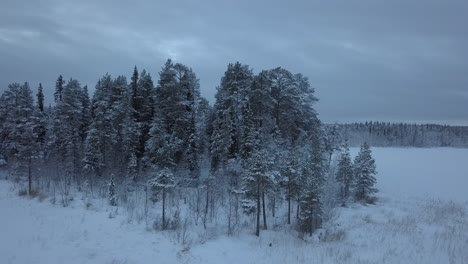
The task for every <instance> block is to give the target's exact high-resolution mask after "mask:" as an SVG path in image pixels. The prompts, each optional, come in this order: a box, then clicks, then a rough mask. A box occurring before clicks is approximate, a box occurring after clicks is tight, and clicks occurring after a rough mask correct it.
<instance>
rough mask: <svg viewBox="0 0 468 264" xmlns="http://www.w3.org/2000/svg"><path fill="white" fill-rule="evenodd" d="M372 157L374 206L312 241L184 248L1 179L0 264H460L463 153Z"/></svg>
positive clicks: (235, 240)
mask: <svg viewBox="0 0 468 264" xmlns="http://www.w3.org/2000/svg"><path fill="white" fill-rule="evenodd" d="M353 151H355V150H353ZM373 153H374V157H375V159H376V161H377V168H378V172H379V175H378V188H379V189H380V190H381V193H380V194H379V198H380V199H379V202H378V203H377V204H376V205H371V206H362V205H353V206H352V207H351V208H340V209H339V210H337V212H336V214H335V216H334V217H333V220H332V221H331V222H330V223H328V224H327V225H326V227H325V231H323V233H322V241H321V242H318V240H317V239H309V241H308V242H304V241H303V240H301V239H299V238H296V237H294V236H293V235H291V233H290V232H289V231H287V230H283V231H267V232H263V233H262V235H261V237H260V238H257V237H255V236H253V235H251V234H244V233H243V234H240V235H237V236H232V237H227V236H217V237H216V238H214V239H211V240H208V241H206V242H203V243H201V242H194V243H192V244H191V246H186V245H181V243H179V242H178V241H180V237H179V238H178V237H177V234H175V233H174V232H154V231H148V230H146V229H145V227H144V226H143V225H138V224H136V223H128V221H127V218H126V217H125V216H124V215H123V214H119V213H117V214H115V212H112V211H110V209H109V208H108V207H106V206H102V208H100V209H99V210H86V209H85V208H84V206H82V205H80V203H72V206H70V207H66V208H64V207H60V206H59V205H51V204H50V203H49V202H48V199H45V200H44V201H42V202H40V201H38V199H27V198H23V197H19V196H18V195H17V190H14V185H13V184H12V183H10V182H7V181H4V180H0V263H2V264H3V263H39V264H40V263H48V264H49V263H52V264H53V263H114V264H117V263H257V264H260V263H434V264H435V263H437V264H439V263H467V260H468V204H467V202H468V189H467V186H468V150H466V149H439V148H438V149H393V148H385V149H384V148H376V149H373ZM451 200H453V201H451ZM110 215H116V216H115V217H110ZM179 235H180V234H179ZM323 240H326V242H324V241H323ZM270 243H271V246H270Z"/></svg>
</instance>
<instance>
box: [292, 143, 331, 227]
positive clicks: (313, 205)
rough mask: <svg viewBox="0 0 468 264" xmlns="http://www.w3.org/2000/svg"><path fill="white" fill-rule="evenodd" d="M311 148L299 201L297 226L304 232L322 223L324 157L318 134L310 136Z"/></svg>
mask: <svg viewBox="0 0 468 264" xmlns="http://www.w3.org/2000/svg"><path fill="white" fill-rule="evenodd" d="M312 143H313V149H312V152H311V157H310V158H311V159H310V163H309V164H308V166H307V167H306V170H305V171H304V172H305V173H306V174H305V175H304V178H303V183H302V186H303V189H302V190H301V200H300V203H299V208H300V212H299V228H300V230H301V231H302V232H304V233H309V234H310V235H312V232H313V231H314V230H315V229H317V228H319V227H320V225H321V223H322V217H323V210H322V198H321V196H322V191H323V184H324V182H325V171H326V165H325V164H326V158H325V151H324V149H323V143H322V140H321V139H320V137H319V136H318V135H316V136H314V137H313V138H312Z"/></svg>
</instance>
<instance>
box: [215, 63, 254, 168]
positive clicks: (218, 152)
mask: <svg viewBox="0 0 468 264" xmlns="http://www.w3.org/2000/svg"><path fill="white" fill-rule="evenodd" d="M252 81H253V73H252V70H251V69H250V68H249V66H248V65H243V64H241V63H239V62H236V63H235V64H229V65H228V67H227V70H226V72H225V73H224V76H223V77H222V79H221V85H220V86H219V87H218V88H217V93H216V95H215V98H216V101H215V104H214V114H215V119H214V121H213V132H212V136H211V148H210V151H211V156H212V168H215V169H218V168H220V167H222V166H223V165H224V164H225V163H226V162H227V161H228V160H229V159H237V158H238V157H239V156H240V149H241V146H240V145H241V135H242V131H241V124H242V119H243V117H242V109H243V108H244V106H245V104H246V102H247V94H248V91H249V90H250V88H251V85H252Z"/></svg>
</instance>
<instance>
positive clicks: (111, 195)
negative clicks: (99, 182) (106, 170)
mask: <svg viewBox="0 0 468 264" xmlns="http://www.w3.org/2000/svg"><path fill="white" fill-rule="evenodd" d="M107 200H108V201H109V204H110V205H111V206H117V196H116V194H115V176H114V174H113V173H112V174H111V176H110V181H109V184H108V185H107Z"/></svg>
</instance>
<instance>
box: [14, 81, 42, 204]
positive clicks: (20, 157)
mask: <svg viewBox="0 0 468 264" xmlns="http://www.w3.org/2000/svg"><path fill="white" fill-rule="evenodd" d="M16 100H17V112H16V114H17V115H16V118H17V122H16V124H15V128H14V129H15V130H14V133H15V141H16V144H15V145H16V153H15V157H16V160H17V166H16V168H15V172H16V173H17V174H18V176H23V175H27V176H28V194H29V195H31V193H32V167H33V162H34V160H35V159H37V158H38V155H39V147H38V143H37V141H36V138H37V136H36V135H35V133H34V127H35V123H34V117H33V114H34V105H33V97H32V91H31V89H30V88H29V84H28V83H25V84H24V85H22V86H21V87H20V88H19V91H18V97H17V99H16Z"/></svg>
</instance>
